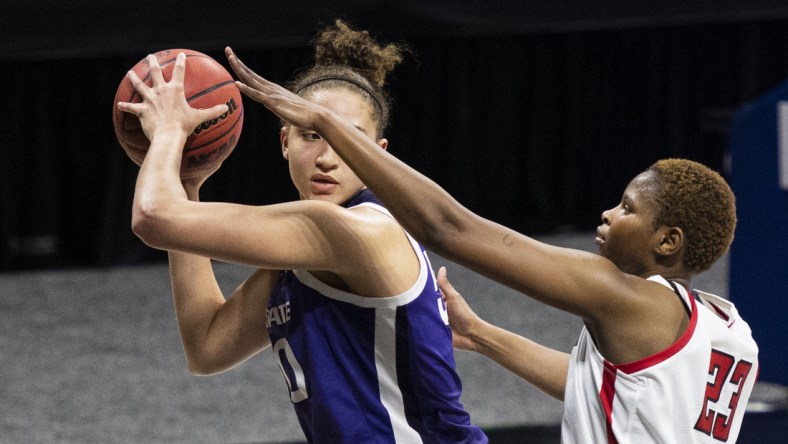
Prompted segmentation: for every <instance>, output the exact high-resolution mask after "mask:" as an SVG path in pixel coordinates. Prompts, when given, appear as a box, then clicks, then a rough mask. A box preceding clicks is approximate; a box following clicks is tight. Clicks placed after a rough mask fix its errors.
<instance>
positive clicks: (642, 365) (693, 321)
mask: <svg viewBox="0 0 788 444" xmlns="http://www.w3.org/2000/svg"><path fill="white" fill-rule="evenodd" d="M689 300H690V304H691V305H692V316H691V317H690V320H689V325H688V326H687V329H686V330H685V331H684V334H683V335H681V337H680V338H678V339H677V340H676V342H674V343H673V344H672V345H671V346H670V347H668V348H666V349H665V350H662V351H661V352H658V353H655V354H653V355H651V356H646V357H645V358H643V359H640V360H637V361H633V362H628V363H626V364H619V365H615V364H611V365H613V366H614V367H615V368H617V369H618V371H620V372H622V373H626V374H630V373H635V372H639V371H641V370H643V369H646V368H649V367H651V366H654V365H657V364H659V363H660V362H662V361H665V360H667V359H668V358H670V357H671V356H673V355H675V354H676V353H678V352H679V351H681V349H682V348H684V346H685V345H687V343H688V342H689V341H690V338H692V334H693V333H694V332H695V326H696V325H697V324H698V312H697V306H696V305H695V298H689ZM605 365H607V361H605Z"/></svg>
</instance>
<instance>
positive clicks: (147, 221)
mask: <svg viewBox="0 0 788 444" xmlns="http://www.w3.org/2000/svg"><path fill="white" fill-rule="evenodd" d="M162 222H163V218H162V215H161V209H160V208H158V207H157V206H156V205H142V204H136V203H135V205H134V209H133V210H132V215H131V231H132V232H133V233H134V235H135V236H137V237H138V238H139V239H140V240H141V241H142V242H144V243H145V244H146V245H148V246H150V247H153V248H161V246H160V245H161V239H160V233H161V232H162V230H161V225H162Z"/></svg>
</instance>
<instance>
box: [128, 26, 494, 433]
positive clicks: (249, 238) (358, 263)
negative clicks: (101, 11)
mask: <svg viewBox="0 0 788 444" xmlns="http://www.w3.org/2000/svg"><path fill="white" fill-rule="evenodd" d="M401 59H402V51H401V50H400V48H399V47H398V46H397V45H387V46H382V45H380V44H378V43H377V42H376V41H375V40H374V39H373V38H372V37H371V36H370V35H369V33H367V32H365V31H358V30H355V29H352V28H350V27H349V26H348V25H347V24H345V23H344V22H342V21H337V22H335V23H334V24H333V25H332V26H327V27H325V28H324V29H323V30H321V32H320V33H319V34H318V36H317V38H316V39H315V64H314V66H312V67H310V68H309V69H307V70H304V71H301V72H300V74H299V75H298V76H297V77H296V79H295V80H294V81H293V84H292V85H291V87H292V89H293V91H295V92H296V93H297V94H301V95H302V96H303V97H305V98H306V99H308V100H311V101H314V102H315V103H320V104H321V106H325V107H327V108H328V109H332V110H333V112H335V113H336V114H337V115H339V116H342V117H341V118H342V119H344V120H346V121H347V122H348V123H349V124H350V125H351V126H352V127H353V128H355V129H356V130H357V131H360V132H361V133H362V134H364V135H365V136H364V137H366V138H368V139H369V140H370V141H371V142H372V145H371V147H372V149H375V150H385V149H386V148H387V147H388V140H387V139H385V138H384V137H383V131H384V129H385V128H386V125H387V122H388V113H389V101H388V100H387V95H386V94H385V91H384V88H383V87H384V86H385V78H386V75H387V74H388V72H389V71H390V70H391V69H393V67H394V66H396V65H397V64H398V63H399V62H400V61H401ZM147 60H148V62H149V64H150V73H151V75H150V79H151V84H150V85H146V84H145V83H143V82H142V80H141V79H139V77H137V76H136V75H135V74H134V73H133V72H131V73H129V75H128V76H129V80H130V81H131V82H132V84H133V85H134V87H135V89H136V91H137V92H138V93H139V96H140V97H141V99H142V102H140V103H118V105H117V106H118V108H119V109H121V110H123V111H126V112H130V113H133V114H135V115H137V116H138V117H139V118H140V122H141V124H142V128H143V129H144V131H145V134H146V135H147V136H148V138H149V140H150V141H151V145H150V148H149V149H148V151H147V154H146V157H145V160H144V162H143V164H142V167H141V169H140V173H139V176H138V179H137V184H136V189H135V193H134V204H133V205H134V206H133V210H132V225H133V229H134V232H135V234H137V236H139V237H140V238H141V239H142V240H143V241H144V242H145V243H146V244H148V245H150V246H152V247H154V248H159V249H162V250H167V251H169V252H170V253H169V259H170V274H171V278H172V286H173V296H174V300H175V310H176V314H177V320H178V326H179V328H180V332H181V337H182V341H183V345H184V350H185V352H186V357H187V360H188V362H189V366H190V369H191V370H192V371H193V372H194V373H198V374H213V373H218V372H221V371H224V370H227V369H230V368H232V367H234V366H235V365H238V364H240V363H241V362H243V361H244V360H246V359H247V358H249V357H250V356H252V355H254V354H256V353H258V352H259V351H261V350H263V349H265V348H268V347H271V348H272V349H273V351H274V353H275V356H276V358H277V359H278V361H279V363H280V368H281V369H282V373H283V376H284V377H285V380H286V381H287V385H288V388H289V392H290V399H291V401H292V402H293V404H294V406H295V409H296V412H297V416H298V418H299V420H300V422H301V424H302V427H303V430H304V434H305V436H306V438H307V439H308V440H309V441H310V442H326V443H331V444H334V443H353V444H356V443H368V442H376V443H406V444H411V443H418V442H425V443H451V444H454V443H458V442H463V443H480V444H481V443H486V442H487V438H486V437H485V435H484V433H483V432H482V430H481V429H480V428H479V427H476V426H474V425H472V424H471V423H470V417H469V415H468V414H467V413H466V412H465V411H464V410H463V408H462V405H461V404H460V402H459V399H460V395H461V384H460V381H459V377H458V376H457V374H456V371H455V369H454V356H453V349H452V342H451V341H452V339H451V331H450V330H449V327H448V325H447V322H448V321H447V319H446V318H445V310H442V308H443V305H442V304H443V303H442V301H441V298H440V295H439V293H438V290H437V287H436V286H435V284H434V280H433V279H432V270H431V269H430V268H429V266H428V264H427V258H426V256H425V254H424V251H423V249H422V248H421V247H420V246H418V244H416V243H415V241H412V239H411V238H410V237H409V236H408V235H407V233H406V232H405V231H404V230H403V229H402V226H400V225H399V224H398V223H397V221H396V220H394V219H393V218H392V217H391V216H390V215H389V214H388V213H387V212H385V211H383V209H382V207H381V206H380V205H379V203H378V201H377V200H376V199H374V198H373V196H372V193H370V192H369V191H368V190H366V188H365V186H364V184H363V183H362V182H361V181H360V180H359V178H358V177H357V176H356V175H355V174H354V173H353V172H352V171H351V170H350V169H349V168H348V167H347V165H345V164H344V163H343V162H342V161H341V159H340V158H339V157H338V156H337V155H336V154H335V153H334V151H333V146H332V145H331V144H329V143H328V142H327V141H326V140H325V139H323V138H322V137H321V136H320V134H318V133H317V132H315V131H313V130H311V129H309V128H300V127H298V126H295V125H290V124H289V123H287V122H283V124H282V127H281V130H280V132H279V148H280V149H281V152H282V156H283V157H284V158H285V159H286V160H287V163H288V166H289V169H290V177H291V179H292V181H293V184H294V185H295V187H296V189H297V191H298V194H299V197H300V199H299V200H298V201H294V202H286V203H281V204H276V205H265V206H249V205H238V204H233V203H225V202H199V195H198V194H199V189H200V186H201V185H202V183H203V182H204V181H205V180H206V179H207V176H208V175H210V174H207V175H206V176H205V177H198V178H196V179H193V180H185V181H182V180H181V178H180V176H179V167H180V163H181V158H182V151H183V145H184V143H185V140H186V137H187V136H188V134H189V132H190V131H191V130H192V129H193V128H195V127H197V126H198V125H199V124H200V123H201V122H205V121H208V120H211V119H213V118H216V117H217V116H219V115H220V114H222V113H224V112H226V109H227V107H226V106H225V105H220V106H216V107H213V108H211V109H206V110H197V109H194V108H191V107H190V106H189V104H188V103H187V101H186V98H185V96H184V81H185V80H184V79H185V77H186V76H187V74H186V71H187V69H186V67H187V64H188V61H187V60H186V58H185V57H184V54H179V55H178V57H177V60H176V62H175V65H174V68H173V71H172V76H171V79H169V80H165V79H164V76H163V74H162V70H161V67H160V66H159V65H158V63H157V61H156V59H155V58H153V57H149V58H148V59H147ZM210 258H214V259H218V260H222V261H226V262H234V263H240V264H245V265H250V266H253V267H255V268H256V269H257V271H255V272H254V273H253V274H252V276H251V277H250V278H248V279H247V280H246V281H245V282H244V283H243V284H241V285H240V286H239V287H238V289H237V290H236V291H235V292H234V293H233V294H232V296H231V297H230V298H228V299H225V298H224V295H223V294H222V292H221V289H220V287H219V285H218V284H217V282H216V278H215V276H214V274H213V269H212V265H211V260H210ZM269 301H270V303H271V304H270V306H269ZM266 325H267V326H268V328H266ZM283 384H284V383H283ZM278 394H279V395H283V394H284V391H283V390H282V391H279V393H278ZM249 408H250V409H254V410H259V409H260V406H257V405H255V406H249Z"/></svg>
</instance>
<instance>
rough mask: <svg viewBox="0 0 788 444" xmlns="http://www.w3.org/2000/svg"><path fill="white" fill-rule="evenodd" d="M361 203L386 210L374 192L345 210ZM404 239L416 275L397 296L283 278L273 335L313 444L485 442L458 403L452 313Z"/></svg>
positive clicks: (298, 276) (273, 311) (293, 275)
mask: <svg viewBox="0 0 788 444" xmlns="http://www.w3.org/2000/svg"><path fill="white" fill-rule="evenodd" d="M360 205H364V206H369V207H372V208H374V209H376V210H378V211H381V212H383V213H385V214H389V213H388V211H387V210H385V209H384V208H383V207H382V206H381V205H380V202H379V201H378V200H377V198H376V197H375V196H374V195H373V194H372V193H371V192H370V191H368V190H363V191H362V192H361V193H359V194H357V195H356V196H355V197H353V198H352V199H351V200H350V201H349V202H348V203H347V204H345V205H344V206H345V207H347V208H351V207H355V206H360ZM389 215H390V214H389ZM406 234H407V233H406ZM408 239H409V240H410V242H411V244H412V246H413V249H414V252H415V253H416V256H417V257H418V260H419V276H418V279H417V281H416V282H415V283H414V284H413V286H412V287H411V288H410V289H409V290H407V291H406V292H404V293H402V294H399V295H396V296H391V297H384V298H370V297H362V296H360V295H356V294H351V293H348V292H345V291H341V290H339V289H336V288H334V287H331V286H329V285H326V284H325V283H323V282H322V281H320V280H318V279H317V278H315V276H313V275H312V274H310V273H309V272H308V271H306V270H292V271H283V272H281V273H280V275H279V279H278V281H277V283H276V284H275V287H274V290H273V293H272V295H271V298H270V302H269V304H268V316H267V317H268V319H267V325H268V332H269V336H270V338H271V344H272V345H273V346H272V348H273V352H274V355H275V356H276V358H277V359H278V361H279V366H280V369H281V371H282V374H283V376H284V379H285V382H286V383H287V389H288V393H289V396H290V400H291V401H292V403H293V406H294V407H295V411H296V414H297V416H298V420H299V423H300V425H301V428H302V429H303V431H304V434H305V435H306V438H307V440H308V441H309V442H314V443H320V442H326V443H353V444H362V443H373V442H374V443H407V444H415V443H422V442H423V443H486V442H487V438H486V437H485V435H484V433H483V432H482V431H481V429H480V428H479V427H477V426H474V425H472V424H471V423H470V416H469V415H468V413H466V412H465V410H464V408H463V406H462V404H461V403H460V394H461V390H462V387H461V382H460V379H459V377H458V375H457V373H456V370H455V363H454V355H453V349H452V338H451V330H450V329H449V327H448V315H447V313H446V307H445V305H444V304H443V301H442V299H441V295H440V292H439V291H438V288H437V284H436V282H435V277H434V275H433V271H432V268H431V266H430V263H429V260H428V257H427V253H426V251H425V250H424V248H423V247H421V246H420V245H419V244H418V243H416V242H415V240H413V239H412V238H411V237H410V235H408Z"/></svg>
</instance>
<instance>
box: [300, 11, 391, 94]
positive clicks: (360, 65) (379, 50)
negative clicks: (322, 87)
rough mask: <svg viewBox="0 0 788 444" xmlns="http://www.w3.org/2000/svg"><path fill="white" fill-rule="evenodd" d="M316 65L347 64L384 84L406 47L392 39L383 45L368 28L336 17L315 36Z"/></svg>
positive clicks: (376, 83) (380, 85)
mask: <svg viewBox="0 0 788 444" xmlns="http://www.w3.org/2000/svg"><path fill="white" fill-rule="evenodd" d="M313 46H314V48H315V65H317V66H320V65H322V66H330V65H344V66H347V67H349V68H351V69H353V70H355V71H357V72H358V73H360V74H362V75H363V76H364V77H366V78H367V79H368V80H369V81H370V82H371V83H372V84H374V85H376V86H377V87H378V88H382V87H383V86H384V85H385V84H386V76H387V75H388V73H389V72H391V71H392V70H393V69H394V67H396V66H397V65H398V64H399V63H400V62H401V61H402V58H403V55H402V52H403V49H402V48H400V46H398V45H396V44H393V43H390V44H387V45H385V46H384V45H381V44H379V43H377V42H376V41H375V39H374V38H372V36H371V35H370V34H369V32H368V31H357V30H354V29H352V28H351V27H350V26H348V25H347V24H346V23H345V22H344V21H342V20H339V19H337V20H335V21H334V25H333V26H327V27H325V28H323V30H321V31H320V33H319V34H318V35H317V36H316V37H315V39H314V40H313Z"/></svg>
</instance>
